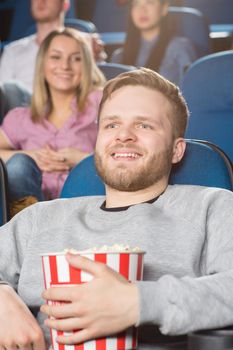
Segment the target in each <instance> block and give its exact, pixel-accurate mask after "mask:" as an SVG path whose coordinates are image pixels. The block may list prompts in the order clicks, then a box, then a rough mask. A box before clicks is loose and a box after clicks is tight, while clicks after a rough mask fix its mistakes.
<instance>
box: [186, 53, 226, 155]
mask: <svg viewBox="0 0 233 350" xmlns="http://www.w3.org/2000/svg"><path fill="white" fill-rule="evenodd" d="M232 72H233V51H224V52H219V53H215V54H212V55H208V56H206V57H203V58H200V59H199V60H197V61H196V62H194V63H193V64H192V65H191V66H190V68H189V69H188V71H187V72H186V74H185V76H184V81H183V84H182V91H183V94H184V97H185V99H186V101H187V104H188V107H189V109H190V112H191V116H190V120H189V125H188V129H187V132H186V137H187V138H195V139H202V140H207V141H210V142H213V143H215V144H216V145H218V146H219V147H220V148H222V149H223V151H224V152H225V153H227V155H228V156H229V158H230V159H231V162H233V139H232V135H233V79H232Z"/></svg>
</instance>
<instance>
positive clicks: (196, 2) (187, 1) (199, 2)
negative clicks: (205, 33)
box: [183, 0, 233, 35]
mask: <svg viewBox="0 0 233 350" xmlns="http://www.w3.org/2000/svg"><path fill="white" fill-rule="evenodd" d="M183 4H184V6H190V7H194V8H197V9H199V10H200V11H201V12H202V13H203V14H204V15H205V16H206V17H208V19H209V22H210V31H211V33H212V34H214V33H219V32H225V33H229V34H231V35H232V34H233V1H232V0H183Z"/></svg>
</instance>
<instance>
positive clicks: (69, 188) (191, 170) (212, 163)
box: [60, 140, 233, 198]
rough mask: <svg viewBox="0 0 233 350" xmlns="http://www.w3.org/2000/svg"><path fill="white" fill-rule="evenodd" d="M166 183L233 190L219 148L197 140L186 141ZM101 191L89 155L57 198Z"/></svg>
mask: <svg viewBox="0 0 233 350" xmlns="http://www.w3.org/2000/svg"><path fill="white" fill-rule="evenodd" d="M170 184H188V185H201V186H210V187H221V188H226V189H228V190H233V172H232V167H231V163H230V161H229V159H228V158H227V156H226V155H225V154H224V152H222V151H221V149H219V147H217V146H215V145H213V144H211V143H208V142H205V141H198V140H187V148H186V152H185V156H184V158H183V160H182V161H181V162H180V163H179V164H177V165H175V166H173V169H172V172H171V176H170ZM103 194H105V188H104V184H103V182H102V181H101V179H100V178H99V176H98V174H97V172H96V168H95V164H94V158H93V156H89V157H87V158H86V159H84V160H83V161H82V162H80V163H79V164H78V165H77V166H76V167H75V168H74V169H73V170H72V171H71V172H70V174H69V176H68V178H67V180H66V182H65V184H64V186H63V189H62V192H61V196H60V197H61V198H71V197H80V196H94V195H103Z"/></svg>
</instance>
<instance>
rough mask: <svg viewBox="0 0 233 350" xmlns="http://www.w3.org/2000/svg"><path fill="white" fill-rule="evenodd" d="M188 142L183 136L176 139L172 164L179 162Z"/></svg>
mask: <svg viewBox="0 0 233 350" xmlns="http://www.w3.org/2000/svg"><path fill="white" fill-rule="evenodd" d="M185 149H186V142H185V140H184V139H183V138H182V137H179V138H178V139H175V141H174V146H173V156H172V164H175V163H178V162H179V161H180V160H181V159H182V158H183V155H184V152H185Z"/></svg>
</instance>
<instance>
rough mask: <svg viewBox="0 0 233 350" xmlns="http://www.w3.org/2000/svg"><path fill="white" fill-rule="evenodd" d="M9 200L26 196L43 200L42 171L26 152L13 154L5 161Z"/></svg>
mask: <svg viewBox="0 0 233 350" xmlns="http://www.w3.org/2000/svg"><path fill="white" fill-rule="evenodd" d="M6 169H7V174H8V184H9V197H10V198H9V199H10V201H13V200H17V199H21V198H23V197H26V196H34V197H36V198H37V199H38V201H42V200H44V195H43V193H42V190H41V184H42V172H41V170H40V169H39V168H38V166H37V164H36V162H35V161H34V160H33V159H32V158H31V157H29V156H28V155H26V154H21V153H18V154H15V155H13V156H12V157H11V158H10V159H9V160H8V161H7V162H6Z"/></svg>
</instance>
